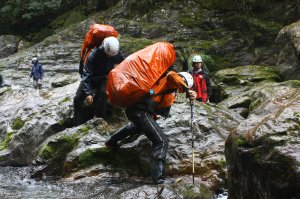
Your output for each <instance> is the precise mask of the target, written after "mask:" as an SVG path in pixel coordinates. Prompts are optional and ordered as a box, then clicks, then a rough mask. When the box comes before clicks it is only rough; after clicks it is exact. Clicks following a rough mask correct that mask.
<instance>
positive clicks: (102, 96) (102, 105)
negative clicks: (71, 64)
mask: <svg viewBox="0 0 300 199" xmlns="http://www.w3.org/2000/svg"><path fill="white" fill-rule="evenodd" d="M95 103H96V104H95V116H96V117H101V118H103V119H105V120H106V119H107V114H106V107H107V95H106V79H102V80H101V82H100V87H99V90H98V92H97V96H96V102H95Z"/></svg>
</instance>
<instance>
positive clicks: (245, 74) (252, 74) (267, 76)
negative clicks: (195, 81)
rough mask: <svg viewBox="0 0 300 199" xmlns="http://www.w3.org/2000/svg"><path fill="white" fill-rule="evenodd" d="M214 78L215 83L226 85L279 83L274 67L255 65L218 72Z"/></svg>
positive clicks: (277, 73) (279, 79)
mask: <svg viewBox="0 0 300 199" xmlns="http://www.w3.org/2000/svg"><path fill="white" fill-rule="evenodd" d="M214 78H215V80H216V81H217V82H223V83H225V84H227V85H243V84H244V83H245V82H261V81H270V82H274V81H275V82H278V81H281V78H280V76H279V72H278V71H277V70H276V69H275V68H274V67H266V66H256V65H249V66H240V67H236V68H232V69H224V70H220V71H218V72H217V73H216V74H215V76H214Z"/></svg>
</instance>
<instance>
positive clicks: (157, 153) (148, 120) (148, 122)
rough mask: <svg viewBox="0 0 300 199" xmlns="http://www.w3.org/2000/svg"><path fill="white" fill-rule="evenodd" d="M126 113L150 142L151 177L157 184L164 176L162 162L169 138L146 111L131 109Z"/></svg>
mask: <svg viewBox="0 0 300 199" xmlns="http://www.w3.org/2000/svg"><path fill="white" fill-rule="evenodd" d="M126 113H127V117H128V119H129V120H131V121H132V122H134V124H135V125H136V126H137V127H138V128H139V129H140V130H141V131H142V132H143V133H144V134H145V136H146V137H147V138H148V139H149V140H150V141H151V142H152V154H151V156H152V179H153V181H154V183H155V184H158V183H160V181H161V180H163V178H164V177H163V176H164V164H163V162H164V161H165V158H166V155H167V150H168V145H169V139H168V137H167V136H166V135H165V134H164V133H163V132H162V129H161V128H160V126H159V125H158V124H157V123H156V121H155V120H154V119H153V118H152V116H151V115H150V114H149V113H148V112H145V111H136V112H134V111H133V112H131V113H128V112H126Z"/></svg>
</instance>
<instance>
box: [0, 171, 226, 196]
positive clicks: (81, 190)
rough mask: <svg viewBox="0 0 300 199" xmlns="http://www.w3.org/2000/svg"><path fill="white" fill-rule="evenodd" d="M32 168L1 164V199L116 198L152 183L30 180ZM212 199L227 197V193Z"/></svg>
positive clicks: (107, 180)
mask: <svg viewBox="0 0 300 199" xmlns="http://www.w3.org/2000/svg"><path fill="white" fill-rule="evenodd" d="M29 175H30V168H29V167H0V198H1V199H2V198H3V199H49V198H53V199H83V198H87V199H102V198H103V199H104V198H105V199H107V198H110V199H113V198H119V197H118V196H119V195H120V194H121V193H122V192H125V191H127V190H131V189H135V188H138V187H141V186H143V185H145V184H148V185H151V183H150V184H149V182H145V181H138V180H124V179H121V178H116V177H115V178H111V177H110V178H103V177H97V176H93V177H85V178H81V179H78V180H70V181H67V180H64V181H62V180H58V181H57V180H51V179H47V180H41V181H37V180H34V179H30V176H29ZM213 199H227V194H226V192H225V193H222V194H218V195H214V197H213Z"/></svg>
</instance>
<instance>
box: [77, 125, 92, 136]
mask: <svg viewBox="0 0 300 199" xmlns="http://www.w3.org/2000/svg"><path fill="white" fill-rule="evenodd" d="M89 130H91V127H90V126H88V125H83V126H82V127H81V128H80V129H79V130H78V132H77V133H79V134H80V135H86V134H87V133H88V132H89Z"/></svg>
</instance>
